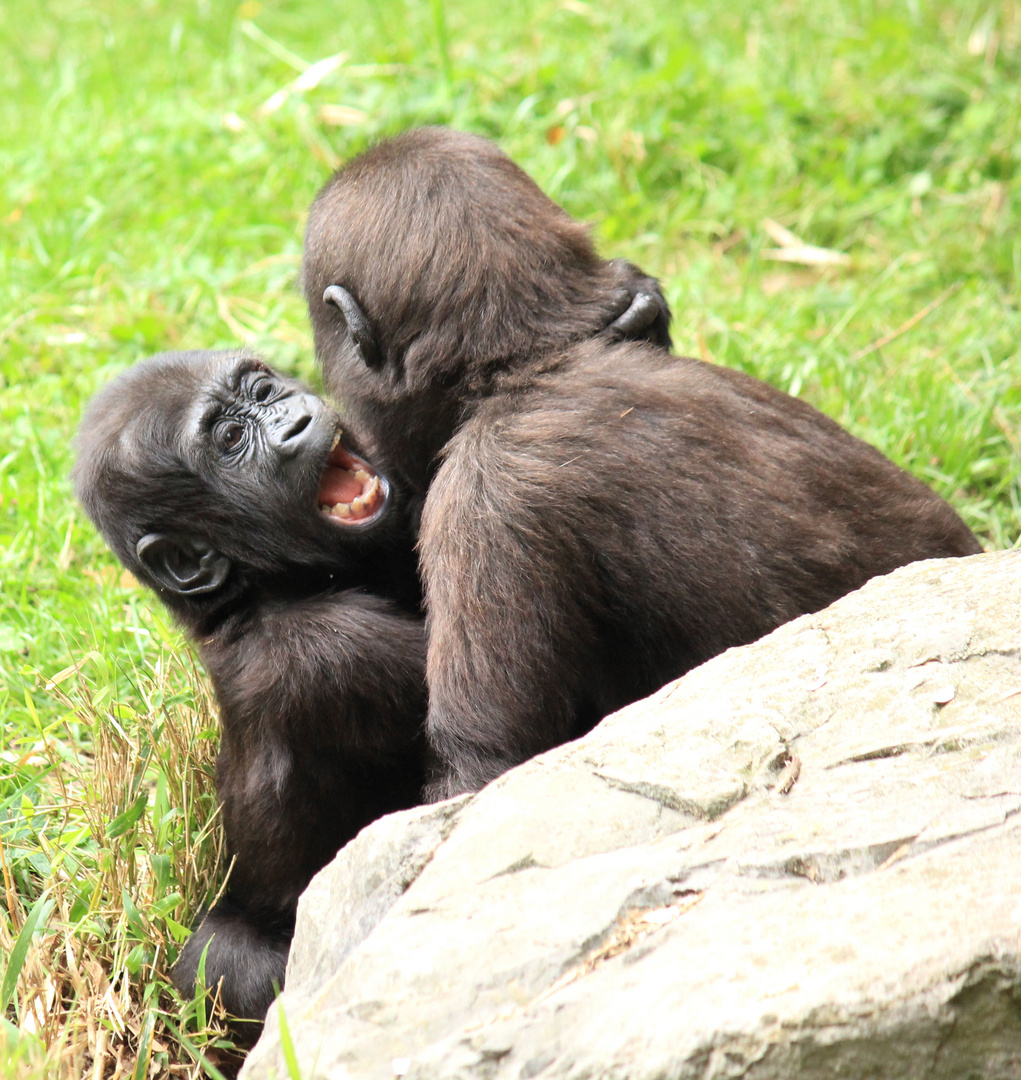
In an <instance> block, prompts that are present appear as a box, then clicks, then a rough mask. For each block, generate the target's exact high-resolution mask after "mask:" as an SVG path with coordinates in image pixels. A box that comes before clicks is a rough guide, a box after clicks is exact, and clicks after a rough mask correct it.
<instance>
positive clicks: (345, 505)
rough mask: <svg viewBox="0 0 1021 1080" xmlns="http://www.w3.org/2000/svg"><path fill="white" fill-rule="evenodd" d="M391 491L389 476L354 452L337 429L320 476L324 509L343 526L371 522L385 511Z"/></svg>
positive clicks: (335, 521)
mask: <svg viewBox="0 0 1021 1080" xmlns="http://www.w3.org/2000/svg"><path fill="white" fill-rule="evenodd" d="M389 494H390V485H389V484H387V482H386V477H384V476H381V475H380V474H379V473H377V472H376V470H375V469H374V468H373V467H372V466H371V465H370V464H369V463H368V462H367V461H366V460H365V459H364V458H360V457H358V456H357V454H352V453H351V451H350V450H348V449H347V447H346V446H344V444H343V443H342V442H341V441H340V432H337V434H336V435H334V437H333V446H332V447H331V449H330V453H329V456H328V457H327V459H326V464H325V465H324V466H323V472H322V475H321V476H320V478H319V493H318V495H317V502H318V506H319V510H320V513H322V514H323V515H324V516H326V517H328V518H329V519H330V521H331V522H333V523H334V524H336V525H340V526H342V527H347V528H351V527H353V526H358V525H367V524H369V522H372V521H375V520H376V518H378V517H379V516H380V514H382V512H383V510H384V508H385V507H386V504H387V500H388V497H389Z"/></svg>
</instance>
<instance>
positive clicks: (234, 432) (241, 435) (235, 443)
mask: <svg viewBox="0 0 1021 1080" xmlns="http://www.w3.org/2000/svg"><path fill="white" fill-rule="evenodd" d="M213 438H214V439H215V440H216V445H217V446H218V447H219V448H220V449H221V450H223V451H224V452H225V453H233V452H234V451H235V450H238V449H240V447H241V446H242V445H243V443H244V441H245V426H244V424H239V423H238V422H237V421H236V420H224V421H223V422H221V423H219V424H217V425H216V427H215V428H213Z"/></svg>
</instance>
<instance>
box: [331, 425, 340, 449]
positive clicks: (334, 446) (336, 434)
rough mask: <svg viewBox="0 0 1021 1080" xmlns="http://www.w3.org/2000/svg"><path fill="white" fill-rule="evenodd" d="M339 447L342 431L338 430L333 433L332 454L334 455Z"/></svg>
mask: <svg viewBox="0 0 1021 1080" xmlns="http://www.w3.org/2000/svg"><path fill="white" fill-rule="evenodd" d="M339 445H340V429H339V428H338V429H337V430H336V431H335V432H334V433H333V442H332V443H330V453H331V454H332V453H333V451H334V450H336V449H337V447H338V446H339Z"/></svg>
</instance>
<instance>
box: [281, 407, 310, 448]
mask: <svg viewBox="0 0 1021 1080" xmlns="http://www.w3.org/2000/svg"><path fill="white" fill-rule="evenodd" d="M311 423H312V417H311V416H310V415H309V414H308V413H306V414H305V415H304V416H299V417H298V419H297V420H295V422H294V423H293V424H292V425H291V426H290V427H289V428H288V429H287V430H286V431H285V432H284V437H283V442H287V441H288V440H289V439H294V438H297V437H298V436H299V435H300V434H301V433H302V432H303V431H304V430H305V428H307V427H308V425H309V424H311Z"/></svg>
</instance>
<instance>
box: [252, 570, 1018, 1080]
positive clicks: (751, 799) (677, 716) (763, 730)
mask: <svg viewBox="0 0 1021 1080" xmlns="http://www.w3.org/2000/svg"><path fill="white" fill-rule="evenodd" d="M1019 656H1021V553H1019V552H1001V553H997V554H991V555H982V556H976V557H974V558H971V559H963V560H953V561H947V562H942V563H940V562H933V563H919V564H916V565H914V566H911V567H906V568H904V569H902V570H899V571H897V572H896V573H894V574H892V575H890V576H889V577H886V578H881V579H876V580H874V581H872V582H870V583H869V584H868V585H866V586H865V588H864V589H862V590H860V591H859V592H858V593H854V594H851V595H850V596H848V597H845V598H844V599H843V600H841V601H839V602H838V603H836V604H834V605H833V606H832V607H830V608H828V609H826V610H825V611H822V612H819V613H817V614H815V615H811V616H806V617H805V618H803V619H799V620H797V621H795V622H794V623H791V624H790V625H788V626H786V627H781V628H780V629H779V630H777V631H775V632H774V633H772V634H770V635H769V636H768V637H766V638H764V639H763V640H762V641H760V642H756V643H755V644H752V645H749V646H746V647H745V648H742V649H734V650H731V651H730V652H728V653H725V654H724V655H722V656H720V657H717V658H716V659H715V660H712V661H710V662H709V663H708V664H706V665H704V666H703V667H702V668H699V669H697V670H695V671H693V672H690V673H689V674H688V675H687V676H685V677H684V678H683V679H681V680H679V681H678V682H676V683H674V684H671V685H670V686H668V687H664V688H663V689H662V690H661V691H660V692H659V693H657V694H655V695H653V696H652V697H651V698H649V699H648V700H647V701H645V702H639V703H636V704H635V705H633V706H631V707H629V708H628V709H625V710H622V711H621V712H620V713H618V714H616V715H614V716H612V717H608V718H607V719H606V720H605V721H603V723H602V724H600V725H599V727H597V728H596V729H595V730H594V731H593V732H592V733H590V735H588V736H586V738H584V739H582V740H579V741H578V742H576V743H573V744H570V745H568V746H564V747H561V748H559V749H557V750H554V751H551V752H550V753H548V754H544V755H542V756H541V757H540V758H537V759H535V760H534V761H532V762H528V763H526V764H525V765H523V766H521V767H519V768H518V769H515V770H512V771H511V772H510V773H508V774H507V775H506V776H504V777H501V778H500V779H499V780H497V781H495V782H494V783H493V784H491V785H490V786H489V787H488V788H486V789H485V790H484V791H482V792H481V793H479V794H478V795H476V796H473V797H469V798H464V799H461V800H457V801H455V802H453V803H451V804H441V805H439V806H436V807H426V808H422V809H419V810H414V811H408V812H406V813H403V814H398V815H393V816H392V817H390V818H386V819H383V820H382V821H380V822H377V823H375V824H374V825H372V826H370V827H369V828H368V829H366V830H365V831H364V832H363V833H362V834H361V835H360V836H358V837H357V838H356V839H355V840H354V841H353V842H352V843H351V844H349V845H348V846H347V847H346V848H345V849H344V850H343V851H341V852H340V854H339V855H338V857H337V859H336V860H335V861H334V863H333V864H331V866H329V867H327V868H326V869H325V870H324V871H323V872H322V873H321V874H320V875H319V876H318V877H317V878H316V880H315V881H314V882H313V883H312V885H311V886H310V888H309V890H308V892H307V893H306V895H305V897H303V899H302V901H301V906H300V908H299V918H298V929H297V935H296V938H295V944H294V949H293V951H292V955H291V962H290V965H289V967H288V973H287V985H286V988H285V990H284V992H283V995H282V997H281V999H280V1002H279V1004H278V1006H275V1007H274V1008H273V1009H272V1010H271V1013H270V1017H269V1021H268V1025H267V1029H266V1032H265V1034H264V1036H263V1038H262V1039H261V1040H260V1042H259V1044H258V1045H257V1046H256V1048H255V1050H254V1051H253V1052H252V1054H251V1055H250V1057H249V1060H248V1062H247V1063H246V1065H245V1067H244V1070H243V1073H242V1077H243V1078H244V1080H268V1078H269V1077H272V1076H275V1077H281V1076H287V1075H290V1071H289V1068H288V1064H287V1059H286V1057H285V1055H284V1052H283V1048H282V1044H281V1035H280V1027H279V1012H280V1010H282V1011H283V1012H284V1013H285V1014H286V1018H287V1028H288V1031H289V1033H290V1037H291V1039H292V1041H293V1044H294V1053H295V1055H296V1058H297V1063H298V1067H299V1069H300V1073H301V1075H302V1076H303V1077H306V1078H307V1080H312V1078H315V1077H344V1078H350V1080H361V1078H365V1080H370V1078H372V1080H375V1078H379V1080H390V1078H391V1077H392V1076H393V1075H394V1072H393V1069H394V1064H393V1063H394V1062H395V1061H399V1062H400V1064H401V1070H402V1074H403V1075H405V1076H407V1077H408V1078H409V1080H432V1078H436V1080H440V1078H443V1080H448V1078H464V1080H469V1078H470V1080H475V1078H478V1077H485V1078H487V1080H519V1078H525V1080H527V1078H532V1077H540V1078H542V1080H583V1078H591V1080H595V1078H606V1080H609V1078H614V1080H657V1078H661V1077H670V1078H672V1080H689V1078H690V1080H721V1078H724V1077H729V1078H736V1077H743V1078H746V1080H793V1078H797V1080H831V1078H832V1077H835V1076H848V1077H882V1078H883V1080H923V1078H924V1080H962V1078H966V1077H969V1076H973V1077H982V1078H983V1080H1017V1078H1018V1077H1021V660H1019ZM950 688H953V694H952V695H949V694H948V690H949V689H950ZM937 698H946V700H944V701H939V700H936V699H937ZM795 758H796V760H797V761H798V762H799V763H800V769H799V771H798V775H797V777H796V782H795V783H793V784H792V785H791V786H790V787H789V788H788V789H787V790H786V792H781V791H780V790H779V787H780V785H779V782H778V781H779V779H780V777H781V776H782V775H783V774H784V770H785V769H786V768H787V766H788V763H790V762H791V761H793V760H795Z"/></svg>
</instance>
